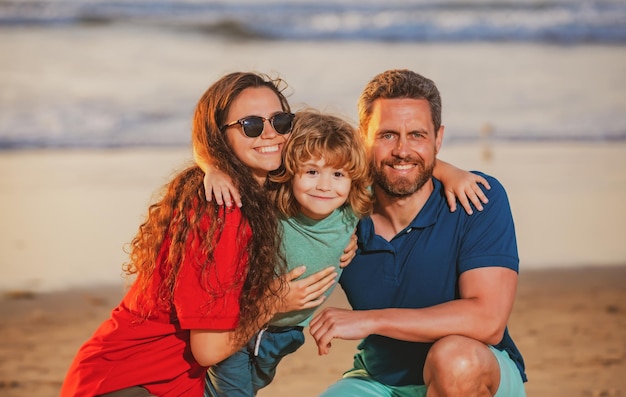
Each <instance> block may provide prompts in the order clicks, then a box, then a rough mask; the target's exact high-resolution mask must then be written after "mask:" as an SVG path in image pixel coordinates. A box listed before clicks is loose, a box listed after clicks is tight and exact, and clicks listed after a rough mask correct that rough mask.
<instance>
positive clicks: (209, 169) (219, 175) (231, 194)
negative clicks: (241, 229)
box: [193, 147, 242, 208]
mask: <svg viewBox="0 0 626 397" xmlns="http://www.w3.org/2000/svg"><path fill="white" fill-rule="evenodd" d="M193 158H194V160H195V161H196V164H197V165H198V167H200V168H201V169H202V171H204V193H205V195H206V199H207V201H211V197H213V196H215V202H216V203H217V204H218V205H223V204H226V206H227V207H230V206H231V205H232V202H233V201H234V202H235V204H236V205H237V207H239V208H241V205H242V203H241V196H240V195H239V192H238V191H237V189H236V188H235V185H233V181H232V180H231V179H230V177H229V176H228V175H227V174H225V173H223V172H222V171H220V170H218V169H217V168H215V167H214V166H213V164H211V163H210V162H208V160H210V157H209V156H208V155H207V156H200V154H199V153H198V152H197V151H196V148H195V147H194V148H193Z"/></svg>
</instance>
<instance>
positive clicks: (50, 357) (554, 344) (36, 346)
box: [0, 265, 626, 397]
mask: <svg viewBox="0 0 626 397" xmlns="http://www.w3.org/2000/svg"><path fill="white" fill-rule="evenodd" d="M624 280H626V265H624V266H611V267H580V268H575V269H553V270H529V271H525V272H523V273H522V274H521V276H520V283H519V289H518V294H517V302H516V304H515V307H514V310H513V314H512V316H511V320H510V329H511V334H512V336H513V337H514V338H515V340H516V342H517V344H518V346H519V348H520V349H521V351H522V353H523V354H524V357H525V360H526V366H527V373H528V377H529V382H528V383H527V384H526V391H527V394H528V396H531V397H623V396H624V395H626V379H625V378H624V373H626V303H625V302H626V287H625V286H624ZM121 295H122V289H121V288H120V287H118V286H102V287H99V288H92V289H74V290H68V291H64V292H56V293H44V294H9V295H5V296H3V297H2V299H1V300H0V316H1V318H2V319H3V321H2V322H1V323H0V363H1V364H0V394H1V395H3V396H5V397H26V396H38V397H53V396H57V395H58V392H59V389H60V386H61V383H62V381H63V377H64V375H65V371H66V370H67V367H68V366H69V363H70V362H71V360H72V358H73V355H74V354H75V352H76V350H77V349H78V347H79V346H80V345H81V344H82V342H83V341H84V340H85V339H87V338H88V337H89V335H90V334H91V333H92V332H93V330H94V329H95V328H96V327H97V326H98V325H99V323H100V322H101V321H102V320H103V319H105V318H106V317H107V316H108V315H109V312H110V309H111V308H112V307H113V306H115V305H116V304H117V303H118V301H119V299H120V297H121ZM327 304H330V305H333V306H339V307H347V303H346V301H345V297H344V296H343V294H342V291H341V290H337V291H335V293H334V294H333V295H332V296H331V299H330V300H329V302H327ZM306 336H307V342H306V343H305V345H304V346H303V347H302V348H301V349H300V350H299V351H298V352H296V353H295V354H293V355H291V356H289V357H287V358H286V359H285V360H284V361H283V363H282V364H281V365H280V367H279V371H278V375H277V378H276V380H275V381H274V383H273V384H272V385H270V386H269V387H268V388H267V389H265V390H262V391H261V392H260V393H259V396H260V397H264V396H274V397H292V396H294V395H299V396H316V395H317V394H318V393H319V392H321V391H323V390H324V389H325V388H326V387H327V386H328V385H329V384H330V383H332V382H333V381H334V380H336V379H337V378H338V377H339V376H340V375H341V373H342V371H344V370H345V369H347V368H349V366H350V364H351V357H352V354H353V353H354V348H355V346H356V343H355V342H352V341H340V340H337V341H335V342H333V348H332V351H331V353H330V354H329V355H328V356H324V357H319V356H317V350H316V348H315V345H314V343H313V341H312V338H311V337H310V335H308V333H306Z"/></svg>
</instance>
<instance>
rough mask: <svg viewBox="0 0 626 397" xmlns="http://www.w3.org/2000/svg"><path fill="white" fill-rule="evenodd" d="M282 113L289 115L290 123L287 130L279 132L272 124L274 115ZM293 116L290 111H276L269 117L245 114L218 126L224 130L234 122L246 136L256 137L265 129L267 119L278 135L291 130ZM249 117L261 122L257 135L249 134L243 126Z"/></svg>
mask: <svg viewBox="0 0 626 397" xmlns="http://www.w3.org/2000/svg"><path fill="white" fill-rule="evenodd" d="M282 115H287V116H289V118H290V120H289V124H290V125H289V130H287V131H286V132H280V131H278V130H277V129H276V127H275V126H274V120H275V119H276V117H277V116H282ZM294 117H295V114H293V113H290V112H280V113H276V114H275V115H273V116H270V117H268V118H265V117H262V116H246V117H242V118H240V119H239V120H235V121H232V122H230V123H228V124H224V125H223V126H222V128H220V130H222V131H224V130H226V128H229V127H232V126H234V125H236V124H239V125H240V126H241V130H242V131H243V134H244V135H245V136H247V137H248V138H257V137H260V136H261V135H262V134H263V131H265V122H266V121H269V122H270V124H271V126H272V128H273V129H274V131H276V133H278V134H280V135H286V134H289V133H290V132H291V129H292V128H293V119H294ZM250 119H256V120H259V119H260V120H261V122H262V124H261V125H262V127H263V128H261V131H260V132H259V134H258V135H249V134H248V133H247V132H246V127H245V126H244V122H245V121H246V120H250Z"/></svg>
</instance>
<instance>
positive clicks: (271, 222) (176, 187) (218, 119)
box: [125, 73, 290, 342]
mask: <svg viewBox="0 0 626 397" xmlns="http://www.w3.org/2000/svg"><path fill="white" fill-rule="evenodd" d="M258 87H267V88H269V89H271V90H272V91H273V92H274V93H275V94H276V96H277V97H278V98H279V99H280V102H281V104H282V108H283V110H284V111H286V112H289V111H290V108H289V104H288V102H287V99H286V98H285V96H284V95H283V93H282V91H283V90H284V88H285V87H286V84H285V83H284V82H283V81H282V80H280V79H271V78H270V77H268V76H265V75H261V74H256V73H231V74H228V75H226V76H224V77H222V78H221V79H220V80H218V81H217V82H216V83H214V84H213V85H212V86H211V87H209V89H208V90H207V91H206V92H205V93H204V95H203V96H202V97H201V98H200V100H199V102H198V104H197V107H196V110H195V114H194V118H193V126H192V139H193V144H194V148H195V149H196V153H197V155H198V156H201V157H203V158H207V157H210V158H211V163H212V164H213V165H214V166H216V167H218V168H219V169H220V170H221V171H222V172H225V173H226V174H228V175H229V176H230V178H231V179H232V181H233V183H234V184H235V185H236V187H237V189H238V191H239V192H240V194H241V196H242V199H243V201H244V202H245V203H246V205H245V206H243V207H242V208H241V212H242V216H243V219H244V222H247V223H248V225H249V226H250V229H251V232H252V234H251V237H250V240H249V242H248V245H247V246H245V245H244V243H243V242H241V245H240V250H239V252H238V253H237V252H234V253H233V255H239V258H238V259H241V258H243V257H245V256H246V255H247V264H248V269H247V271H246V269H240V271H238V272H236V273H237V274H240V275H242V277H246V279H245V283H244V287H243V291H242V295H241V297H240V300H239V303H240V321H239V327H238V328H237V331H236V333H235V337H236V339H237V340H238V341H239V342H245V341H246V340H245V339H246V338H247V337H250V335H252V334H253V332H254V331H256V330H258V329H260V327H262V325H263V324H259V320H258V319H259V318H260V317H263V316H261V314H262V313H270V312H271V306H272V305H273V303H274V302H275V300H274V298H276V299H280V296H281V295H282V287H283V285H282V283H281V282H278V283H277V282H276V280H279V279H280V278H279V277H278V276H279V275H282V274H283V273H284V272H285V269H286V266H285V265H284V258H281V257H278V256H277V253H278V252H279V244H280V241H279V237H278V236H280V233H279V228H278V221H277V213H276V212H275V211H274V210H272V208H273V206H272V205H269V203H270V197H269V195H268V191H267V189H266V186H261V185H260V184H259V183H258V182H257V180H255V179H254V177H253V175H252V173H251V171H250V169H249V168H248V167H247V166H246V165H244V164H243V163H242V162H241V161H240V160H239V159H238V158H237V157H236V156H235V154H234V153H233V151H232V150H231V148H230V147H229V145H228V144H227V142H226V140H225V137H224V134H223V133H222V131H221V130H220V126H222V125H224V123H225V122H226V120H225V118H226V117H227V115H228V111H229V109H230V106H231V104H232V103H233V101H234V100H235V99H236V98H237V97H238V95H239V94H240V93H241V92H242V91H243V90H245V89H247V88H258ZM203 178H204V173H203V172H202V171H201V170H200V168H199V167H197V166H193V167H190V168H187V169H186V170H184V171H182V172H180V173H179V174H178V175H176V176H175V177H174V179H173V180H172V181H171V182H170V183H169V184H168V185H167V186H165V188H164V193H163V196H162V198H161V200H160V201H159V202H157V203H156V204H153V205H151V206H150V208H149V210H148V216H147V220H146V221H145V222H144V223H143V224H142V225H141V226H140V228H139V232H138V234H137V235H136V237H135V238H134V239H133V241H132V243H131V252H130V262H129V263H128V264H126V265H125V271H126V273H127V274H128V275H133V274H134V275H136V280H135V283H136V284H137V285H135V293H136V296H135V299H136V303H137V308H138V309H139V310H140V311H141V312H142V316H143V317H144V318H148V317H150V315H151V310H154V309H158V308H166V309H167V308H169V307H171V305H172V304H173V291H174V287H175V285H176V282H177V276H178V271H179V266H180V263H182V261H183V258H184V257H185V254H186V252H185V242H186V240H187V238H188V236H190V235H191V236H203V243H202V247H201V249H202V250H203V253H206V261H205V262H204V264H203V265H202V266H204V271H203V273H204V274H206V273H208V272H211V271H212V270H213V267H212V266H213V252H214V249H215V244H214V243H215V241H217V239H219V233H220V231H221V229H222V228H223V224H224V222H223V221H222V220H223V219H221V218H222V217H223V215H224V211H223V210H222V211H220V208H219V207H218V206H217V205H216V204H215V201H214V200H212V201H210V202H207V201H206V198H205V191H204V185H203ZM205 217H208V218H209V219H210V222H208V223H209V225H210V226H209V231H208V233H206V231H202V230H201V228H200V224H201V222H200V220H201V219H202V218H205ZM240 226H242V225H240ZM240 230H242V231H243V228H241V229H240ZM240 235H241V234H240ZM166 236H169V240H168V241H171V244H170V246H169V247H168V248H169V254H168V257H167V260H166V261H165V262H164V263H162V264H158V263H157V258H158V256H159V253H160V251H161V250H162V247H161V245H162V244H163V242H164V241H165V239H166ZM164 248H165V247H164ZM155 271H157V272H159V273H160V276H161V278H162V280H163V282H162V284H161V286H160V287H159V289H158V291H157V292H156V294H157V295H158V296H151V295H150V283H151V278H152V277H153V274H154V273H155ZM214 297H215V298H217V297H218V296H217V295H214Z"/></svg>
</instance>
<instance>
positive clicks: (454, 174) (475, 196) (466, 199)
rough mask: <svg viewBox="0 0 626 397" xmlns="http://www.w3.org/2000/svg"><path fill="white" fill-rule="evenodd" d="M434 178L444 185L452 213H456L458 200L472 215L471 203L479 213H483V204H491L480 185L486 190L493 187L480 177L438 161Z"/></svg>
mask: <svg viewBox="0 0 626 397" xmlns="http://www.w3.org/2000/svg"><path fill="white" fill-rule="evenodd" d="M433 176H434V177H435V178H437V179H439V180H440V181H441V183H442V184H443V187H444V191H445V193H446V199H447V200H448V206H449V207H450V211H452V212H454V211H456V200H457V199H458V200H459V202H460V203H461V205H462V206H463V208H464V209H465V212H467V213H468V214H470V215H471V214H472V213H473V211H472V206H471V204H470V201H471V203H472V204H474V206H475V207H476V209H477V210H478V211H482V210H483V204H487V203H488V202H489V200H488V199H487V196H485V193H483V191H482V189H481V188H480V186H479V184H482V185H483V186H484V187H485V188H486V189H491V186H489V182H487V180H486V179H485V178H483V177H482V176H480V175H476V174H474V173H471V172H469V171H465V170H462V169H460V168H457V167H455V166H453V165H452V164H450V163H446V162H445V161H442V160H439V159H437V163H436V164H435V169H434V171H433Z"/></svg>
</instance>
